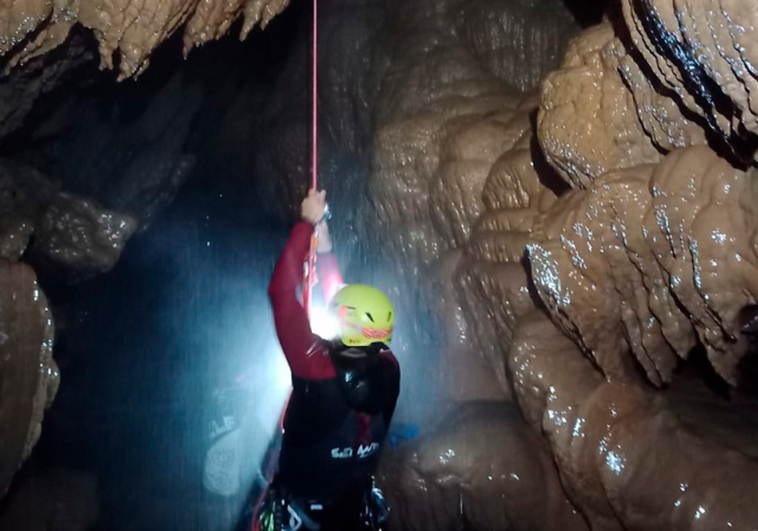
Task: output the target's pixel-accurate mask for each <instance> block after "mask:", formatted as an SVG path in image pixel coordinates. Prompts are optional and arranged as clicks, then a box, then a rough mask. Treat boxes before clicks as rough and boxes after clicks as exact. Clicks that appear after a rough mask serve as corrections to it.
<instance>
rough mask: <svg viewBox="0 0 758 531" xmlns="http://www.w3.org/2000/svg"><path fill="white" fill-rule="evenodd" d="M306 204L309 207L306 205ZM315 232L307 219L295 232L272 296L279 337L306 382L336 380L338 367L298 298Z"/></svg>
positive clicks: (294, 371) (273, 283)
mask: <svg viewBox="0 0 758 531" xmlns="http://www.w3.org/2000/svg"><path fill="white" fill-rule="evenodd" d="M309 197H312V196H309ZM306 201H307V199H306ZM303 203H304V205H305V201H304V202H303ZM304 214H305V208H304ZM304 217H306V216H305V215H304ZM313 230H314V229H313V223H311V222H309V221H308V220H307V219H306V220H304V221H301V222H299V223H298V224H297V225H295V227H294V228H293V229H292V232H291V233H290V236H289V239H288V240H287V244H286V245H285V247H284V250H283V251H282V254H281V255H280V256H279V260H278V261H277V263H276V267H275V268H274V274H273V276H272V277H271V283H270V284H269V287H268V295H269V298H270V300H271V307H272V309H273V312H274V324H275V326H276V334H277V336H278V337H279V343H280V344H281V346H282V350H283V351H284V355H285V356H286V358H287V362H288V363H289V366H290V369H291V370H292V375H293V376H294V377H296V378H306V379H323V378H333V377H334V376H335V372H334V367H333V365H332V363H331V361H330V359H329V356H328V355H327V353H326V349H325V348H324V347H323V344H322V342H321V339H320V338H319V337H318V336H317V335H316V334H314V333H313V332H311V327H310V323H309V322H308V315H307V314H306V312H305V308H303V306H302V304H301V303H300V301H299V300H298V297H297V292H298V287H300V285H301V283H302V280H303V264H304V262H305V260H306V259H307V255H308V250H309V249H310V242H311V237H312V236H313Z"/></svg>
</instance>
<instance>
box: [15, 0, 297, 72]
mask: <svg viewBox="0 0 758 531" xmlns="http://www.w3.org/2000/svg"><path fill="white" fill-rule="evenodd" d="M288 4H289V0H231V1H228V0H213V1H203V2H198V1H197V0H156V1H149V2H143V1H132V0H119V1H115V2H114V1H109V0H81V1H73V0H62V1H57V2H49V1H46V0H30V1H24V2H8V3H4V4H3V5H2V6H0V55H4V56H6V58H8V66H9V67H10V68H12V67H14V66H16V65H18V64H23V63H24V62H26V61H28V60H30V59H32V58H34V57H37V56H39V55H41V54H44V53H47V52H48V51H50V50H52V49H54V48H56V47H57V46H60V45H61V44H62V43H63V42H64V41H65V40H66V38H67V37H68V35H69V32H70V31H71V29H72V28H73V27H74V25H76V24H81V25H82V26H84V27H86V28H88V29H90V30H92V32H93V33H94V35H95V37H96V38H97V40H98V44H99V50H100V59H101V67H103V68H114V67H117V68H118V69H119V71H120V76H119V77H120V79H124V78H127V77H130V76H134V75H139V74H140V73H141V72H142V71H144V69H145V68H147V66H148V65H149V64H150V55H151V54H152V52H153V50H154V49H155V48H156V47H157V46H158V45H159V44H160V43H161V42H163V41H164V40H166V39H167V38H168V37H170V36H171V35H172V34H173V33H174V32H175V31H177V30H179V29H180V28H183V31H184V52H185V54H186V53H188V52H189V51H190V50H191V49H192V48H193V47H194V46H198V45H202V44H204V43H206V42H209V41H211V40H214V39H218V38H219V37H221V36H222V35H224V34H225V33H226V32H227V31H228V30H229V27H230V26H231V25H232V23H233V22H234V21H235V20H236V19H237V17H239V16H240V15H242V16H243V17H244V24H243V27H242V33H241V38H243V39H244V38H245V37H246V36H247V34H248V33H249V32H250V31H251V30H252V29H253V28H254V27H256V26H261V27H264V28H265V27H266V25H268V23H269V22H270V21H271V19H272V18H273V17H274V16H276V15H277V14H279V13H281V11H282V10H283V9H284V8H285V7H287V5H288Z"/></svg>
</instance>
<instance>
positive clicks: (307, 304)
mask: <svg viewBox="0 0 758 531" xmlns="http://www.w3.org/2000/svg"><path fill="white" fill-rule="evenodd" d="M317 86H318V0H313V138H312V140H311V142H312V143H311V154H312V157H313V159H312V161H311V171H312V181H311V188H312V189H313V190H318V97H317V92H316V88H317ZM317 238H318V235H317V234H316V233H315V232H314V233H313V238H311V248H310V250H309V252H308V267H307V269H306V271H305V277H304V278H303V307H304V308H305V311H306V312H307V313H308V316H310V314H311V294H312V293H313V285H314V284H315V283H316V247H317V245H318V243H317Z"/></svg>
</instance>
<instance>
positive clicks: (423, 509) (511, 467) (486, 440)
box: [379, 402, 588, 531]
mask: <svg viewBox="0 0 758 531" xmlns="http://www.w3.org/2000/svg"><path fill="white" fill-rule="evenodd" d="M384 463H385V465H384V466H383V470H382V471H381V473H380V476H379V480H380V481H381V482H382V484H383V485H384V486H385V488H386V490H387V493H388V495H389V499H390V503H391V506H392V507H393V509H392V512H391V513H390V516H391V520H390V525H391V526H392V528H393V529H407V530H409V531H411V530H412V531H422V530H428V531H437V530H439V531H445V530H448V529H482V530H484V529H500V530H510V529H543V530H545V531H550V530H559V529H560V530H565V531H580V530H586V529H588V527H587V524H586V523H585V521H584V520H583V519H582V517H581V516H579V514H578V513H577V512H576V510H575V509H574V508H573V507H572V506H571V504H570V503H569V502H568V500H567V499H566V497H565V495H564V493H563V490H562V489H561V487H560V485H559V482H558V477H557V475H556V472H555V468H554V466H553V463H552V460H551V458H550V455H549V453H548V452H547V451H546V449H545V448H544V446H543V443H542V442H541V441H540V440H539V439H538V438H537V436H536V435H535V434H534V433H532V432H530V431H529V430H528V429H527V427H526V426H525V425H524V424H523V422H522V420H521V417H520V415H519V413H518V411H517V409H516V408H515V407H514V405H513V404H510V403H506V402H469V403H467V404H465V405H463V406H461V407H460V408H459V409H456V410H453V411H452V412H451V413H449V414H447V415H446V416H445V417H444V418H442V419H440V427H439V428H438V429H437V430H435V431H434V432H433V433H431V434H429V435H428V436H425V437H423V438H421V439H419V440H418V441H415V442H413V443H411V444H409V445H407V446H405V447H402V448H401V449H399V450H397V451H396V452H392V455H387V456H386V458H385V461H384ZM496 500H497V501H496Z"/></svg>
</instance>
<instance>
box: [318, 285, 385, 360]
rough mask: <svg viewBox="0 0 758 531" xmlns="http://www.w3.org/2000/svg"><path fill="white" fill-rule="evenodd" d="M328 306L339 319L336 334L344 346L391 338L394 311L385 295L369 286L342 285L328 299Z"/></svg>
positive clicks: (358, 345) (383, 341) (368, 343)
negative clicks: (329, 299)
mask: <svg viewBox="0 0 758 531" xmlns="http://www.w3.org/2000/svg"><path fill="white" fill-rule="evenodd" d="M329 309H330V311H331V312H332V314H333V315H334V316H335V318H336V319H337V322H338V323H339V337H340V339H341V340H342V343H343V344H344V345H345V346H348V347H365V346H368V345H370V344H372V343H377V342H381V343H389V342H390V340H392V325H393V323H394V322H395V311H394V310H393V308H392V303H391V302H390V300H389V299H388V298H387V296H386V295H385V294H384V293H382V292H381V291H379V290H378V289H376V288H374V287H372V286H366V285H365V284H350V285H348V286H345V287H344V288H342V289H341V290H339V291H338V292H337V293H336V295H334V297H333V298H332V300H331V301H330V302H329Z"/></svg>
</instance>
